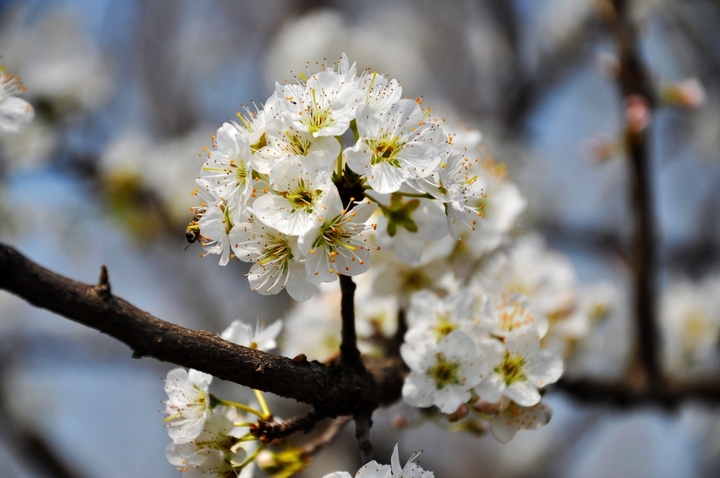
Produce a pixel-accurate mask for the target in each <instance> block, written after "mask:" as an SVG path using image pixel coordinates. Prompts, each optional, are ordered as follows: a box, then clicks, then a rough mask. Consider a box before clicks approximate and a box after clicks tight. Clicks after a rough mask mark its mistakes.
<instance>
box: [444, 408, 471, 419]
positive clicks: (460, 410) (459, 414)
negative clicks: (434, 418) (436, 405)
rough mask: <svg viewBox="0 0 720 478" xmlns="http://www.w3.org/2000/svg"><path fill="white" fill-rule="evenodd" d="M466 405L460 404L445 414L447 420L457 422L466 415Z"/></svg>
mask: <svg viewBox="0 0 720 478" xmlns="http://www.w3.org/2000/svg"><path fill="white" fill-rule="evenodd" d="M468 412H469V410H468V407H467V405H465V404H463V405H460V407H459V408H458V409H457V410H455V411H454V412H453V413H450V414H447V415H445V416H446V417H447V419H448V421H449V422H457V421H460V420H462V419H463V418H465V417H466V416H468Z"/></svg>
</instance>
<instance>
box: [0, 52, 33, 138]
mask: <svg viewBox="0 0 720 478" xmlns="http://www.w3.org/2000/svg"><path fill="white" fill-rule="evenodd" d="M24 91H25V87H24V86H23V84H22V83H21V82H20V78H19V77H17V76H13V75H11V74H9V73H4V68H3V67H2V65H0V130H4V131H13V132H17V131H20V130H21V129H23V128H24V127H26V126H27V125H28V124H30V122H31V121H32V120H33V118H34V117H35V110H34V109H33V107H32V105H31V104H30V103H28V102H27V101H25V100H23V99H21V98H18V97H17V96H16V95H18V94H20V93H23V92H24Z"/></svg>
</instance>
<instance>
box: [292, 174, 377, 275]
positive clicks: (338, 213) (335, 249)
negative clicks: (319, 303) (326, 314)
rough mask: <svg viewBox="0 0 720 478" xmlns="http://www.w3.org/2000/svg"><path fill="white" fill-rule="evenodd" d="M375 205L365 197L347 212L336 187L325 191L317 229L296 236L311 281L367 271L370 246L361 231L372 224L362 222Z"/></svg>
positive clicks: (367, 217)
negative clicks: (298, 237) (298, 236)
mask: <svg viewBox="0 0 720 478" xmlns="http://www.w3.org/2000/svg"><path fill="white" fill-rule="evenodd" d="M376 207H377V206H376V204H375V203H373V202H371V201H368V200H365V201H363V202H360V203H356V204H355V205H354V207H353V208H352V209H350V210H349V211H346V210H344V209H343V207H342V202H341V200H340V196H339V194H338V192H337V190H336V189H334V188H332V189H330V190H329V191H328V193H327V194H326V196H325V199H324V201H323V202H322V205H321V208H320V210H319V211H318V213H317V222H318V223H319V224H320V227H319V229H315V228H313V229H310V230H309V231H308V232H306V233H305V234H304V235H303V236H301V237H300V239H299V247H300V250H301V251H302V252H303V254H305V269H306V270H307V277H308V280H309V281H310V282H312V283H314V284H319V283H320V282H332V281H335V280H337V277H338V275H341V274H342V275H347V276H354V275H358V274H362V273H363V272H365V271H366V270H368V268H369V267H370V248H372V247H373V246H372V245H371V244H370V243H369V242H368V239H367V235H366V234H364V233H365V231H366V230H368V229H373V227H372V226H371V225H366V224H365V222H366V221H367V220H368V219H369V218H370V216H371V215H372V213H373V211H374V210H375V208H376Z"/></svg>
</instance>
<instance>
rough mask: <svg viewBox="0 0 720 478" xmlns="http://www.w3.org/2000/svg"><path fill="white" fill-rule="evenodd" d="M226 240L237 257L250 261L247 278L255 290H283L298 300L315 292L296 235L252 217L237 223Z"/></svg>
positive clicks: (266, 291) (307, 297)
mask: <svg viewBox="0 0 720 478" xmlns="http://www.w3.org/2000/svg"><path fill="white" fill-rule="evenodd" d="M230 243H231V245H232V249H233V251H234V252H235V255H236V257H237V258H238V259H240V260H241V261H244V262H254V264H253V266H252V268H251V269H250V272H249V274H248V281H249V282H250V286H251V287H252V288H253V290H255V291H257V292H258V293H260V294H262V295H274V294H277V293H278V292H280V291H281V290H282V289H287V292H288V294H289V295H290V297H292V298H293V299H295V300H299V301H304V300H307V299H309V298H310V297H312V295H313V294H314V293H315V286H314V285H313V284H312V283H311V282H309V281H308V280H307V278H306V276H307V274H306V272H305V265H304V264H303V263H302V262H301V258H302V255H301V253H300V250H299V249H298V246H297V238H296V237H294V236H288V235H286V234H282V233H281V232H279V231H277V230H275V229H273V228H272V227H268V226H265V225H263V224H262V223H260V221H257V220H253V221H252V222H246V223H241V224H237V225H236V226H235V227H234V228H233V229H232V231H230Z"/></svg>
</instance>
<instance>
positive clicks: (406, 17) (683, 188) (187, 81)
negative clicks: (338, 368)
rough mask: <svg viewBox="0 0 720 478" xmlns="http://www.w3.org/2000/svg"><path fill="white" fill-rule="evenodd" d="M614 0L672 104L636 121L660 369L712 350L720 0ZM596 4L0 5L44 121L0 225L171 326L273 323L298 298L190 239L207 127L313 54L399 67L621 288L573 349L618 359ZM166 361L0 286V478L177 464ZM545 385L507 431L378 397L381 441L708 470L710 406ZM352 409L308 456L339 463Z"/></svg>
mask: <svg viewBox="0 0 720 478" xmlns="http://www.w3.org/2000/svg"><path fill="white" fill-rule="evenodd" d="M630 5H631V7H632V8H631V10H632V18H633V19H634V21H635V23H636V25H637V27H638V29H639V40H640V46H641V55H642V59H643V60H644V62H645V65H646V67H647V69H648V71H649V72H650V74H651V80H652V82H653V85H654V86H655V87H656V89H657V91H656V93H657V95H658V98H660V99H661V100H664V103H661V104H659V106H658V109H656V110H655V112H654V113H655V114H654V117H653V119H652V123H651V126H650V133H651V136H650V137H651V141H652V145H651V152H652V154H651V156H652V165H651V175H652V176H651V180H652V185H653V187H654V212H655V215H656V218H657V221H658V236H659V237H658V247H659V251H660V264H659V274H660V276H659V278H658V283H659V286H660V292H661V297H660V298H659V304H660V305H661V307H662V308H661V310H660V316H661V318H662V321H663V330H664V331H665V334H666V336H667V337H666V339H665V340H666V342H667V344H671V345H672V344H675V342H673V338H677V337H682V338H685V337H686V335H687V336H688V337H690V339H688V340H689V342H682V343H681V344H680V345H677V344H675V345H673V346H675V347H676V348H677V347H680V348H682V347H683V346H684V347H685V349H684V350H681V351H679V352H677V354H679V355H678V356H679V357H681V359H682V362H683V365H682V366H676V367H675V368H673V367H674V366H673V365H669V366H668V367H669V368H670V369H672V370H673V371H674V372H675V373H681V374H699V376H702V374H708V373H713V372H714V370H717V367H718V363H719V362H718V358H717V356H716V353H717V337H718V332H719V331H720V316H719V315H720V313H719V312H718V310H720V308H714V306H713V302H712V300H716V301H717V298H718V297H720V272H719V271H720V264H719V259H720V254H719V252H720V230H719V229H720V187H719V186H720V152H719V151H720V118H719V114H720V95H719V93H720V29H718V25H720V2H718V1H717V0H685V1H682V2H680V1H674V0H637V1H632V2H630ZM603 8H605V7H604V2H603V1H602V0H543V1H532V0H514V1H510V0H508V1H502V2H498V1H494V0H449V1H443V2H437V1H430V0H416V1H409V0H408V1H395V2H388V1H380V0H369V1H364V2H354V1H349V0H346V1H342V0H337V1H311V0H305V1H289V0H287V1H283V0H265V1H263V2H255V1H249V0H234V1H230V0H228V1H218V0H203V1H200V2H198V1H191V0H156V1H152V2H142V1H139V0H65V1H54V0H16V1H12V0H4V1H3V2H1V3H0V55H2V59H1V60H0V62H1V63H2V64H3V65H4V66H5V68H6V71H7V72H9V73H12V74H14V75H20V77H21V78H22V80H23V83H24V84H25V86H26V87H27V93H26V94H25V95H23V98H24V99H26V100H28V101H29V102H30V103H31V104H33V106H34V107H35V110H36V117H35V120H34V121H33V123H32V124H31V125H30V126H29V127H28V128H26V129H25V130H23V131H22V132H20V133H8V132H2V133H0V241H2V242H4V243H7V244H10V245H12V246H14V247H16V248H17V249H19V250H20V251H21V252H22V253H24V254H25V255H27V256H28V257H29V258H31V259H32V260H34V261H36V262H38V263H40V264H42V265H44V266H46V267H48V268H50V269H52V270H55V271H57V272H60V273H62V274H64V275H67V276H69V277H72V278H74V279H76V280H80V281H83V282H88V283H92V282H94V281H96V280H97V276H98V273H99V267H100V265H101V264H107V266H108V269H109V274H110V282H111V284H112V287H113V292H114V293H116V294H118V295H119V296H121V297H123V298H125V299H126V300H128V301H129V302H131V303H133V304H134V305H136V306H138V307H140V308H142V309H144V310H147V311H148V312H150V313H152V314H153V315H156V316H158V317H161V318H163V319H165V320H168V321H171V322H173V323H177V324H180V325H183V326H187V327H192V328H197V329H204V330H209V331H212V332H215V333H219V332H221V331H222V330H223V329H224V328H225V327H227V325H228V324H229V323H230V322H231V321H232V320H235V319H246V320H254V319H255V318H260V319H263V320H266V321H272V320H274V319H276V318H277V317H279V316H281V315H282V314H283V313H284V311H285V310H287V308H288V307H290V305H291V301H290V300H289V299H288V298H287V297H286V296H285V295H284V294H282V295H280V296H274V297H262V296H259V295H257V294H252V293H250V291H249V288H248V285H247V281H246V280H245V279H244V278H243V273H245V272H246V265H245V264H241V263H238V262H236V261H234V262H233V263H231V264H230V265H229V266H227V267H219V266H218V265H217V263H216V259H217V258H213V257H208V258H206V259H204V260H201V259H200V257H199V250H200V248H199V247H197V245H194V246H191V247H190V248H189V249H187V250H184V249H185V246H186V242H185V237H184V230H185V227H186V225H187V223H188V222H189V221H190V220H191V218H192V214H191V212H190V210H189V208H190V206H192V205H194V204H195V198H193V197H192V196H191V195H190V194H189V193H190V191H192V190H193V189H194V178H195V177H197V174H198V171H199V168H200V166H201V165H202V163H203V158H202V157H200V153H201V152H202V148H203V146H207V147H210V145H211V135H212V134H214V132H215V128H217V127H218V126H219V125H221V124H222V123H223V122H224V121H227V120H228V119H230V118H234V116H235V111H237V110H239V109H240V108H241V105H242V104H249V103H250V102H251V101H253V100H254V101H255V102H257V103H261V102H263V101H264V100H265V99H266V98H267V97H268V96H269V95H270V94H271V93H272V92H273V90H274V82H275V81H283V80H284V79H286V78H291V77H292V73H291V71H300V70H303V68H304V67H305V64H306V62H311V63H314V62H318V61H322V60H323V58H327V59H328V60H329V62H333V61H335V60H336V59H338V58H339V56H340V54H341V53H342V52H346V53H347V54H348V56H349V58H350V60H351V62H353V61H355V62H357V64H358V67H359V69H364V68H372V69H373V70H377V71H378V72H381V73H386V74H388V75H390V76H391V77H394V78H397V79H399V80H400V81H401V84H402V86H403V89H404V92H403V94H404V95H407V96H409V97H411V98H415V97H418V96H421V95H422V96H423V97H424V104H425V105H432V106H433V107H434V109H435V110H436V111H438V112H441V113H440V114H442V115H444V116H446V117H452V118H455V117H457V118H463V119H464V121H465V122H466V123H467V124H470V125H473V126H476V127H478V128H479V129H480V130H481V131H482V132H483V135H484V141H485V142H486V143H487V144H488V145H489V147H490V148H491V150H492V151H493V153H494V154H495V156H496V157H497V159H498V160H499V161H503V162H506V163H507V164H508V167H509V171H510V177H511V178H512V179H513V180H514V181H515V182H516V183H517V184H518V185H519V186H520V188H521V191H522V192H523V194H524V195H525V196H526V197H527V199H528V201H529V206H528V210H527V211H526V212H525V213H524V215H523V216H522V218H521V221H520V225H519V229H521V230H522V231H530V230H537V231H539V232H541V233H542V234H543V235H544V236H545V239H546V241H547V243H548V245H549V246H550V247H552V248H554V249H556V250H558V251H560V252H562V253H563V254H565V255H566V256H567V257H568V258H569V259H570V261H571V262H572V264H573V266H574V268H575V274H576V280H577V287H578V288H582V287H583V284H598V283H600V284H609V285H610V286H611V287H613V292H612V294H614V297H615V299H614V304H615V306H614V308H613V311H612V314H610V315H611V317H609V318H607V319H605V322H604V323H603V324H601V325H600V326H599V327H597V330H596V331H595V332H596V335H595V337H599V338H598V339H596V340H595V342H593V344H594V345H592V347H594V350H595V356H594V357H595V358H594V359H593V362H592V363H588V364H586V367H587V368H588V369H592V370H593V371H594V372H596V373H597V374H599V375H602V376H619V375H622V373H623V366H624V365H625V363H626V360H625V359H626V358H627V355H628V351H627V345H628V343H629V341H630V338H629V337H630V335H629V334H630V333H631V330H632V329H631V325H630V324H631V317H630V313H629V310H630V306H629V305H628V303H629V300H628V296H629V294H630V291H631V286H630V274H629V271H628V267H627V264H626V261H625V258H624V254H625V253H627V251H628V250H629V249H628V244H629V239H630V236H631V234H632V221H631V218H632V214H631V209H630V205H629V204H630V192H629V167H628V164H627V161H626V159H625V154H624V152H623V151H622V147H621V146H619V143H618V138H619V135H620V134H621V132H622V121H623V114H624V112H623V100H622V98H621V94H620V92H619V88H618V86H617V82H616V79H615V78H614V75H613V74H614V72H615V71H616V69H617V57H616V53H617V48H616V45H615V43H614V39H613V37H612V35H611V33H610V29H609V28H608V26H607V24H606V23H605V22H604V21H603V19H602V18H603V17H602V12H603ZM715 303H717V302H715ZM689 314H690V315H692V314H695V315H692V317H693V318H694V319H693V320H695V322H692V323H691V324H690V325H688V324H689V322H687V320H686V319H687V317H689V316H690V315H689ZM698 314H700V315H698ZM698 324H699V325H698ZM693 327H694V328H693ZM697 327H700V329H698V328H697ZM698 330H699V332H698ZM693 333H694V334H695V336H693V335H692V334H693ZM683 334H686V335H683ZM693 337H694V339H693ZM702 337H710V340H705V341H702V340H701V338H702ZM691 339H692V340H695V341H694V342H693V341H692V340H691ZM285 340H286V341H287V340H292V338H289V337H285ZM676 342H677V341H676ZM700 342H702V344H704V345H703V347H704V348H702V349H700V348H698V347H699V344H700ZM688 343H689V344H690V345H687V344H688ZM666 348H667V349H671V348H672V347H671V346H670V345H668V347H666ZM673 360H674V358H673V357H669V358H668V357H666V362H667V363H671V362H672V363H674V362H673ZM678 360H679V359H678ZM170 368H172V365H170V364H166V363H159V362H156V361H154V360H152V359H142V360H132V359H131V358H130V350H129V349H128V348H127V347H126V346H124V345H122V344H120V343H119V342H116V341H114V340H112V339H109V338H107V337H105V336H103V335H101V334H99V333H97V332H96V331H93V330H89V329H86V328H84V327H82V326H80V325H77V324H75V323H73V322H70V321H68V320H66V319H63V318H61V317H57V316H53V315H52V314H50V313H47V312H45V311H42V310H38V309H35V308H32V307H31V306H29V305H27V304H26V303H24V302H23V301H21V300H19V299H17V298H15V297H13V296H11V295H9V294H7V293H5V292H0V470H2V471H0V475H1V476H3V477H55V476H57V477H60V476H75V477H96V476H98V477H99V476H102V477H104V478H110V477H118V478H119V477H171V476H178V473H177V472H176V471H175V470H174V467H173V466H171V465H170V464H169V463H168V462H167V460H166V458H165V453H164V452H165V447H166V446H167V444H168V443H169V439H168V437H167V434H166V431H165V430H164V428H163V426H162V417H163V415H162V413H160V410H162V409H163V407H164V406H163V404H162V403H161V402H160V401H161V400H162V399H164V398H165V394H164V392H163V388H162V387H163V382H162V380H161V379H162V378H164V376H165V374H166V372H167V371H168V370H169V369H170ZM216 385H218V388H217V390H223V391H227V392H228V393H230V392H232V393H236V392H237V393H239V394H240V395H241V396H243V394H247V392H246V391H242V390H240V387H236V386H232V385H227V384H216ZM248 397H249V395H248ZM547 400H548V402H549V403H550V404H551V405H552V406H553V408H554V410H555V414H554V416H553V420H552V421H551V422H550V424H549V425H548V426H547V427H545V428H543V429H542V430H540V431H538V432H532V433H530V432H525V433H521V434H519V435H518V436H517V437H516V438H515V439H514V440H513V441H512V442H511V443H510V444H508V445H502V444H499V443H497V442H496V441H495V440H494V439H493V438H492V437H487V436H486V437H479V438H478V437H472V436H469V435H465V434H459V433H457V434H451V433H448V432H446V431H444V430H441V429H440V428H439V427H436V426H434V425H432V424H427V425H424V426H422V427H421V428H416V429H408V430H404V431H401V432H398V431H395V430H394V429H393V428H392V426H391V422H392V418H393V416H394V414H395V413H396V412H395V411H394V410H393V409H391V410H388V411H382V412H379V413H378V414H377V415H376V417H375V427H374V428H373V437H374V441H375V446H376V450H377V454H376V458H377V459H378V460H379V461H380V462H384V463H389V456H390V454H391V452H392V446H393V445H394V444H395V443H396V442H397V441H400V451H401V457H402V461H403V462H404V461H405V460H406V459H407V457H408V456H409V455H410V454H411V452H412V451H415V450H418V451H419V450H425V453H424V454H423V455H421V458H420V462H421V464H422V465H423V467H425V468H426V469H430V470H434V471H435V474H436V476H438V477H450V476H483V477H484V476H487V477H495V476H497V477H526V476H527V477H531V476H553V477H555V476H564V477H574V476H583V477H604V476H608V477H610V476H624V477H645V476H653V477H663V476H668V477H670V476H686V477H694V476H697V477H703V476H708V477H709V476H717V469H718V467H720V414H719V413H718V404H712V403H703V402H697V401H692V400H688V401H687V402H685V403H683V404H682V405H681V406H680V407H678V408H676V409H673V410H667V409H660V408H658V407H654V406H643V407H625V408H617V407H611V406H607V405H591V404H586V403H580V402H576V401H575V400H574V399H573V398H571V397H568V396H566V395H564V394H563V393H561V392H551V393H550V394H549V395H548V397H547ZM351 428H352V427H348V429H347V430H345V431H346V432H347V433H346V435H344V436H343V437H342V438H341V439H340V440H339V441H338V443H337V444H336V445H334V446H333V447H331V448H330V449H328V450H326V451H325V452H324V453H322V454H321V455H320V456H319V457H318V459H317V461H316V464H315V465H314V466H313V467H312V468H310V469H309V470H308V471H307V472H305V474H304V475H302V476H307V477H310V476H322V475H324V474H325V473H329V472H331V471H335V470H338V469H345V470H348V471H351V472H352V471H354V470H356V469H357V467H358V466H359V457H358V453H357V449H356V445H355V442H354V439H353V438H352V433H351Z"/></svg>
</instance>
